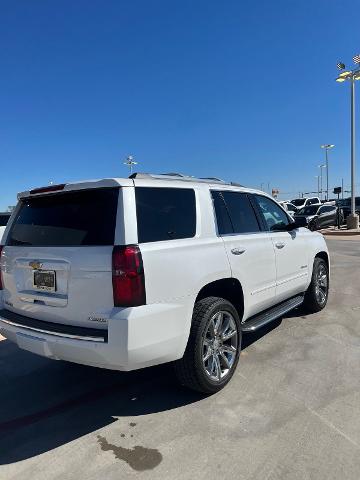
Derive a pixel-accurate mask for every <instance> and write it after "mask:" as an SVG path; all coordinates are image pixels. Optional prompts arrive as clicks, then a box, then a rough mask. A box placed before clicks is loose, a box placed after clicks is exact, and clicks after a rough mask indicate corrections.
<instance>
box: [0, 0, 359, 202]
mask: <svg viewBox="0 0 360 480" xmlns="http://www.w3.org/2000/svg"><path fill="white" fill-rule="evenodd" d="M359 14H360V4H359V3H358V2H357V1H356V0H353V1H348V0H336V1H335V0H311V1H310V0H301V1H300V0H298V1H293V0H273V1H269V0H267V1H264V0H261V1H256V2H255V1H253V0H226V1H223V2H219V1H213V0H192V1H188V0H181V1H177V0H142V1H140V0H131V1H124V0H106V1H104V0H102V1H99V0H91V1H88V0H75V1H74V0H61V1H60V0H57V1H56V0H54V1H48V0H31V1H28V0H16V1H8V0H6V1H4V0H0V21H1V28H0V44H1V49H0V62H1V63H0V64H1V75H0V159H1V173H0V175H1V176H0V210H1V209H4V208H6V207H7V206H8V205H12V204H14V202H15V198H16V192H18V191H21V190H24V189H28V188H31V187H34V186H41V185H46V184H47V183H48V182H49V181H53V182H56V183H57V182H63V181H73V180H76V179H84V178H98V177H108V176H125V175H126V174H127V171H126V168H125V167H124V166H123V164H122V162H123V161H124V159H125V157H126V156H127V155H128V154H133V155H134V156H135V158H136V160H137V161H138V162H139V170H141V171H151V172H167V171H178V172H182V173H186V174H190V175H198V176H218V177H222V178H225V179H230V180H234V181H238V182H241V183H243V184H245V185H249V186H256V187H259V186H260V184H261V183H263V184H264V188H265V186H266V185H267V183H268V182H270V185H271V186H272V187H278V188H279V189H280V191H281V192H284V196H285V197H288V196H289V197H292V196H294V195H295V192H298V191H306V190H310V189H313V190H314V189H315V188H316V182H317V181H316V179H315V178H314V177H315V175H317V174H318V173H319V172H318V170H319V169H318V168H317V165H318V164H319V163H321V162H322V160H323V157H322V155H323V151H322V150H321V149H320V144H322V143H334V144H335V145H336V148H334V149H333V151H332V152H331V157H330V162H331V163H330V170H329V174H330V185H331V187H333V186H334V185H337V184H339V182H340V181H341V178H342V177H344V179H345V183H346V184H349V175H350V168H349V167H350V160H349V158H350V153H349V143H350V142H349V86H348V85H346V84H341V85H340V84H337V83H336V82H335V81H334V79H335V77H336V73H337V72H336V63H337V61H338V60H340V59H343V60H344V61H345V63H349V64H351V63H352V60H351V59H352V56H353V55H354V54H355V53H360V43H359V35H358V34H356V32H358V29H359V17H360V15H359ZM359 84H360V82H359ZM359 96H360V91H359ZM359 101H360V97H359ZM359 101H358V102H357V103H358V105H359ZM358 105H357V111H359V107H358ZM357 137H358V138H359V135H357ZM359 148H360V146H359ZM359 151H360V150H359ZM358 171H359V172H360V167H359V169H358ZM359 178H360V175H358V177H357V183H359ZM285 192H291V193H289V194H286V193H285Z"/></svg>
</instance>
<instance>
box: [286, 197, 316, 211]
mask: <svg viewBox="0 0 360 480" xmlns="http://www.w3.org/2000/svg"><path fill="white" fill-rule="evenodd" d="M290 203H292V204H293V205H295V207H296V208H297V209H300V208H303V207H308V206H310V205H316V204H318V203H321V201H320V198H319V197H311V198H295V199H294V200H291V202H290Z"/></svg>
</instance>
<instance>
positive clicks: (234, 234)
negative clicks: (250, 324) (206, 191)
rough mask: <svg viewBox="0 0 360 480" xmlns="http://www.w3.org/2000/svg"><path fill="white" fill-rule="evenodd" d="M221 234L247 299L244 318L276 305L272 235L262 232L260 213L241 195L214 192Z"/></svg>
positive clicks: (243, 194) (235, 276)
mask: <svg viewBox="0 0 360 480" xmlns="http://www.w3.org/2000/svg"><path fill="white" fill-rule="evenodd" d="M212 196H213V201H214V208H215V213H216V219H217V227H218V234H219V235H220V236H221V237H222V239H223V242H224V245H225V249H226V253H227V256H228V259H229V262H230V267H231V275H232V277H234V278H237V279H238V280H239V281H240V283H241V285H242V287H243V293H244V299H245V302H244V303H245V305H244V319H246V318H248V317H249V316H252V315H254V314H256V313H258V312H260V311H261V310H264V309H266V308H268V307H270V306H272V305H273V304H274V303H275V284H276V266H275V252H274V246H273V243H272V239H271V235H270V234H269V233H268V232H264V231H261V223H260V221H259V217H258V213H257V212H256V210H255V209H254V206H253V205H252V203H251V202H250V200H249V196H248V195H247V194H246V193H242V192H233V191H221V192H215V191H213V192H212Z"/></svg>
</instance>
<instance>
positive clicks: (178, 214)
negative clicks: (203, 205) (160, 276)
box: [135, 187, 196, 243]
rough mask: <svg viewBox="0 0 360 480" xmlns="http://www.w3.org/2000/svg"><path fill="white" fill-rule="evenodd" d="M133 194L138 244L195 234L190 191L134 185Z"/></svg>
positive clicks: (194, 216)
mask: <svg viewBox="0 0 360 480" xmlns="http://www.w3.org/2000/svg"><path fill="white" fill-rule="evenodd" d="M135 195H136V214H137V224H138V240H139V243H146V242H158V241H161V240H174V239H177V238H191V237H193V236H194V235H195V231H196V208H195V192H194V190H191V189H188V188H148V187H136V188H135Z"/></svg>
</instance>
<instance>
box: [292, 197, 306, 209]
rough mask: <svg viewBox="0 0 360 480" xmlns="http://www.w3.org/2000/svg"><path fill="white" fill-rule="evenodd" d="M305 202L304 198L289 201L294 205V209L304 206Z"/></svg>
mask: <svg viewBox="0 0 360 480" xmlns="http://www.w3.org/2000/svg"><path fill="white" fill-rule="evenodd" d="M305 200H306V199H305V198H295V200H291V203H292V204H293V205H295V207H301V205H304V203H305Z"/></svg>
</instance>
